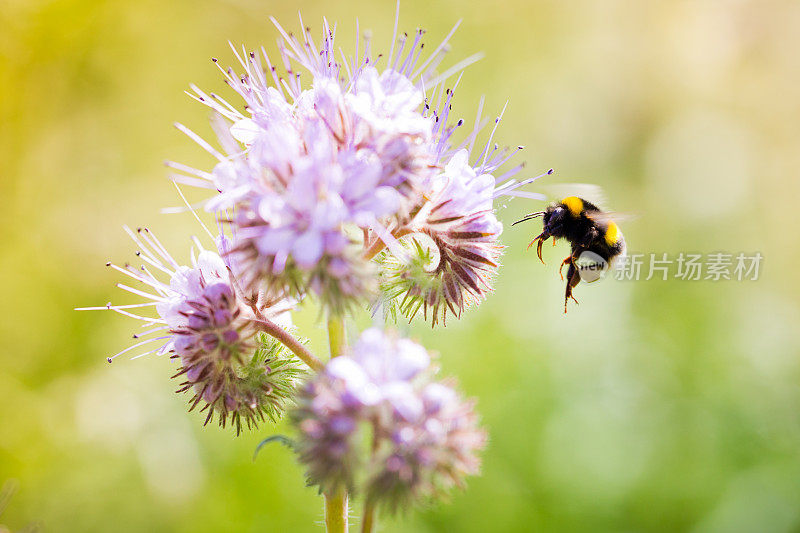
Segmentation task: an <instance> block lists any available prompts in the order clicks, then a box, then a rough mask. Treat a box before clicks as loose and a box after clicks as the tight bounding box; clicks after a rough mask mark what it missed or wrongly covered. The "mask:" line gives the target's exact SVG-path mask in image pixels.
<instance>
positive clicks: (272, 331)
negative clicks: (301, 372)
mask: <svg viewBox="0 0 800 533" xmlns="http://www.w3.org/2000/svg"><path fill="white" fill-rule="evenodd" d="M253 323H254V324H255V325H256V327H257V328H258V329H260V330H261V331H263V332H264V333H267V334H268V335H270V336H272V337H274V338H275V339H277V340H279V341H280V342H281V343H282V344H283V345H284V346H286V347H287V348H289V349H290V350H291V351H292V353H293V354H295V355H296V356H297V357H298V358H299V359H300V360H301V361H303V362H304V363H305V364H307V365H308V367H309V368H310V369H311V370H314V371H315V372H319V371H320V370H322V368H323V367H324V365H323V364H322V361H320V360H319V359H317V357H316V356H315V355H314V354H313V353H311V350H309V349H308V348H306V347H305V345H303V343H302V342H300V341H299V340H298V339H297V338H296V337H294V336H293V335H292V334H290V333H289V332H288V331H286V330H285V329H283V328H282V327H280V326H279V325H278V324H276V323H275V322H273V321H271V320H269V319H268V318H266V317H263V316H262V317H261V318H259V319H256V320H253Z"/></svg>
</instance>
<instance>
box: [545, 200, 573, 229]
mask: <svg viewBox="0 0 800 533" xmlns="http://www.w3.org/2000/svg"><path fill="white" fill-rule="evenodd" d="M569 218H570V212H569V210H568V209H567V208H566V207H564V205H562V204H560V203H557V204H552V205H551V206H549V207H548V208H547V209H546V210H545V212H544V214H543V215H542V223H543V225H544V229H545V230H546V231H547V233H549V234H551V235H553V234H555V233H559V229H560V228H562V227H563V226H564V224H565V223H566V222H567V221H568V219H569Z"/></svg>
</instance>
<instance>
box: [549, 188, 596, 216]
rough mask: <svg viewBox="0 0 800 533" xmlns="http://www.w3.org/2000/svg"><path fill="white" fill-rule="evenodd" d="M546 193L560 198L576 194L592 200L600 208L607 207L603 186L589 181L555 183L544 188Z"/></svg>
mask: <svg viewBox="0 0 800 533" xmlns="http://www.w3.org/2000/svg"><path fill="white" fill-rule="evenodd" d="M544 190H545V191H546V192H547V195H548V196H550V197H553V198H555V199H556V200H560V199H562V198H566V197H567V196H577V197H578V198H583V199H584V200H588V201H590V202H592V203H593V204H594V205H596V206H597V207H599V208H600V209H602V210H604V211H605V210H606V209H607V208H608V200H607V198H606V195H605V194H604V193H603V188H602V187H600V186H599V185H594V184H591V183H556V184H553V185H548V186H547V187H545V188H544Z"/></svg>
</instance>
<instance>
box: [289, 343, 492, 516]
mask: <svg viewBox="0 0 800 533" xmlns="http://www.w3.org/2000/svg"><path fill="white" fill-rule="evenodd" d="M432 374H433V372H432V369H431V367H430V356H429V355H428V353H427V352H426V351H425V349H424V348H422V346H420V345H419V344H417V343H415V342H412V341H409V340H407V339H398V338H396V337H393V336H390V335H387V334H385V333H383V332H382V331H380V330H377V329H370V330H367V331H365V332H364V333H363V334H362V336H361V338H360V339H359V341H358V342H357V343H356V344H355V345H354V346H353V348H352V349H351V350H350V352H349V353H348V354H347V355H344V356H340V357H337V358H335V359H333V360H332V361H331V362H330V363H328V365H327V366H326V368H325V370H324V371H323V372H321V373H320V374H319V375H318V376H317V377H316V378H315V379H314V380H312V381H311V382H310V383H309V384H308V385H307V386H306V388H305V389H304V390H303V392H302V393H301V396H300V401H299V404H298V408H297V409H296V410H295V411H294V414H293V420H294V422H295V424H296V426H297V428H298V430H299V433H300V437H299V439H298V443H297V448H298V452H299V457H300V460H301V461H302V462H303V463H304V464H305V465H306V467H307V469H308V477H309V480H310V482H312V483H313V484H316V485H318V486H319V487H320V489H321V490H323V491H330V490H334V489H337V488H346V489H348V490H350V491H356V492H362V493H363V494H364V495H365V497H366V498H367V500H368V501H370V503H373V504H376V505H382V506H385V507H386V508H388V509H390V510H396V509H398V508H400V507H404V506H407V505H410V504H413V503H414V502H416V501H420V500H424V499H427V498H430V497H433V496H436V495H438V494H439V493H440V492H441V491H443V490H446V489H449V488H450V487H452V486H454V485H458V486H460V485H461V484H462V483H463V479H464V477H465V476H466V475H469V474H474V473H476V472H477V470H478V467H479V464H480V462H479V459H478V456H477V452H478V451H479V450H480V449H481V448H482V447H483V444H484V441H485V435H484V433H483V431H482V430H480V428H479V427H478V425H477V416H476V415H475V414H474V412H473V409H472V404H471V403H470V402H465V401H464V400H462V399H461V398H460V397H459V395H458V394H457V393H456V391H455V390H454V389H453V388H452V387H451V386H450V385H447V384H443V383H439V382H436V381H433V379H432V377H433V376H432Z"/></svg>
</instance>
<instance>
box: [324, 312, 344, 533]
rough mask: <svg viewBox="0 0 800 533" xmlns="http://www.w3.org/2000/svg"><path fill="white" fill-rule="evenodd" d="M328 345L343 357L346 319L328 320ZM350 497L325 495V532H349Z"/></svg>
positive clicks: (333, 354)
mask: <svg viewBox="0 0 800 533" xmlns="http://www.w3.org/2000/svg"><path fill="white" fill-rule="evenodd" d="M328 344H329V345H330V351H331V359H333V358H334V357H338V356H340V355H342V354H343V353H344V351H345V349H346V347H347V337H346V333H345V328H344V319H343V318H342V317H340V316H331V317H329V318H328ZM347 512H348V495H347V491H346V490H344V489H343V488H337V489H334V490H332V491H330V492H327V493H326V494H325V530H326V531H327V532H328V533H346V532H347Z"/></svg>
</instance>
